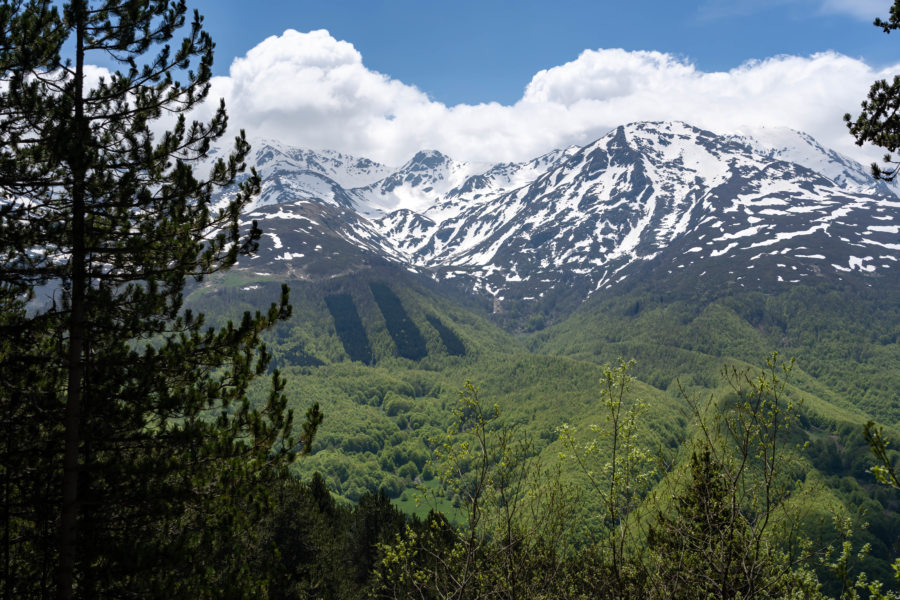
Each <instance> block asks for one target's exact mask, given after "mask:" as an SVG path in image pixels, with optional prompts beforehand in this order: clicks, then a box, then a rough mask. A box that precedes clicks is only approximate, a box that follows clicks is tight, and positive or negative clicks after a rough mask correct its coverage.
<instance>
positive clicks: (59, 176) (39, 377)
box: [0, 0, 321, 598]
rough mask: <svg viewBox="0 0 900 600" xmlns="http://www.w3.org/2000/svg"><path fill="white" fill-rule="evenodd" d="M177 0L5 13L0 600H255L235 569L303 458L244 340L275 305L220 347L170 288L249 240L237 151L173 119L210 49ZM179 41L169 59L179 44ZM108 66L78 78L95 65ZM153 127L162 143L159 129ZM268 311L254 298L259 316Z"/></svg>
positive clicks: (249, 576)
mask: <svg viewBox="0 0 900 600" xmlns="http://www.w3.org/2000/svg"><path fill="white" fill-rule="evenodd" d="M186 14H187V7H186V5H185V3H184V2H183V1H182V2H168V1H162V0H144V1H137V0H129V1H123V0H105V1H100V0H98V1H89V0H73V1H71V2H62V3H55V2H45V1H38V0H27V1H9V2H2V3H0V65H2V74H0V78H2V85H0V197H2V199H0V240H2V243H0V311H2V316H0V323H2V325H0V326H2V327H3V335H2V342H0V415H2V416H0V419H2V422H3V432H4V441H3V444H2V450H0V480H2V485H0V519H2V522H0V527H2V531H3V537H2V558H3V566H2V581H0V591H2V593H3V595H4V597H7V598H12V597H22V598H24V597H51V596H56V597H59V598H71V597H80V598H97V597H124V596H137V597H140V596H162V595H168V596H176V597H197V598H200V597H219V592H218V590H220V589H222V587H228V588H229V589H233V590H234V595H236V596H240V595H255V594H259V593H261V592H263V591H264V590H265V589H266V587H267V582H266V580H265V578H263V577H260V576H258V575H257V573H255V572H254V571H253V570H251V569H250V568H249V565H248V564H247V563H245V562H244V561H243V560H241V559H240V553H241V549H248V550H249V549H251V548H254V547H255V546H256V545H257V544H259V543H261V542H260V539H259V536H260V531H259V530H258V529H257V528H256V527H255V523H256V522H257V520H258V516H259V515H260V514H265V513H266V512H267V511H268V510H269V507H270V505H271V498H270V495H269V493H268V490H269V488H270V485H271V484H272V483H273V482H275V481H278V480H279V479H280V478H282V477H283V476H284V473H285V471H286V466H287V464H288V463H289V462H290V461H291V459H292V457H293V456H294V455H295V453H296V452H297V451H302V450H304V449H307V448H308V447H309V443H310V442H311V439H312V436H313V435H314V433H315V428H316V426H317V425H318V423H319V422H320V421H321V415H320V414H319V413H318V410H317V409H312V410H311V411H310V412H309V413H308V420H307V422H306V423H305V424H304V426H303V429H302V431H301V434H300V439H299V440H296V441H295V440H294V439H293V438H292V418H291V412H290V411H289V410H288V409H287V408H286V404H287V398H286V397H285V395H284V394H283V393H282V387H283V381H282V379H281V378H280V377H279V375H278V374H277V373H274V374H273V376H272V378H271V380H270V384H269V386H268V389H267V391H266V397H265V399H264V400H263V401H262V402H261V403H260V404H258V405H256V406H251V404H250V402H249V399H248V398H247V396H246V391H247V388H248V385H249V384H250V381H251V380H252V379H253V378H254V377H255V376H257V375H261V374H262V373H264V372H265V370H266V366H267V362H268V355H267V353H266V352H265V348H264V346H263V345H262V342H261V339H260V334H261V333H262V332H263V331H264V330H266V329H268V328H271V327H272V326H273V325H274V324H275V323H277V322H279V321H282V320H284V319H286V318H287V317H288V316H289V315H290V306H289V305H288V303H287V289H286V288H284V289H283V290H282V292H281V295H280V296H281V297H280V302H279V303H276V304H271V305H270V306H269V307H268V308H267V309H265V310H262V311H257V312H256V313H255V314H254V313H250V312H248V313H246V314H244V315H242V316H241V317H240V318H239V319H237V320H236V321H234V322H227V323H225V324H223V326H222V327H221V328H219V329H213V328H209V327H208V326H207V325H206V323H205V320H204V318H203V316H202V315H198V314H196V313H193V312H191V311H183V310H182V303H183V302H182V301H183V292H184V288H185V284H186V282H187V281H188V280H189V279H191V278H193V279H194V280H197V281H199V280H202V279H203V278H204V277H205V276H208V275H210V274H212V273H214V272H217V271H219V270H222V269H225V268H228V267H229V266H231V265H233V264H234V262H235V261H236V259H237V257H238V256H239V255H241V254H242V253H247V252H250V251H252V250H253V249H254V247H255V244H256V240H257V239H258V237H259V235H260V232H259V230H258V229H257V228H256V227H255V226H254V227H250V228H245V230H244V231H243V232H242V231H241V229H240V228H239V222H238V217H239V215H240V213H241V210H242V209H243V207H244V206H245V205H246V203H247V202H248V201H249V199H250V197H251V196H252V194H254V193H255V192H256V191H257V190H258V188H259V181H258V178H257V177H256V176H255V174H251V175H250V176H249V177H246V178H244V179H243V181H242V182H241V183H239V184H238V185H237V186H236V187H235V188H234V191H235V193H234V194H233V195H232V196H231V200H230V202H228V203H227V205H225V206H222V207H220V208H217V207H214V206H212V199H211V196H212V192H213V190H214V189H215V188H216V187H219V186H224V185H230V184H234V183H235V181H236V179H237V177H238V175H239V174H240V173H241V171H242V170H243V158H244V156H245V155H246V154H247V152H248V151H249V146H248V144H247V143H246V141H245V139H244V136H243V134H241V136H240V137H238V138H237V139H236V140H235V146H234V150H233V152H232V153H231V154H230V155H228V156H227V157H226V158H225V159H220V160H218V161H217V162H215V164H214V165H213V166H212V167H211V169H210V171H209V172H208V173H202V174H199V175H198V174H197V173H195V171H194V169H193V168H192V165H194V164H196V163H197V162H198V161H199V160H201V159H203V158H204V157H205V156H206V154H207V152H208V150H209V148H210V144H211V143H212V142H213V141H215V140H216V139H218V138H220V137H221V136H222V135H223V134H224V132H225V129H226V123H227V119H226V115H225V111H224V106H220V108H219V109H218V110H217V111H215V112H214V114H213V115H212V117H211V118H210V121H209V122H198V121H194V122H188V121H187V119H186V117H185V115H186V114H187V113H189V112H190V111H191V110H192V109H194V108H195V107H197V106H198V105H199V103H201V102H202V101H203V100H204V99H205V98H206V95H207V92H208V90H209V80H210V77H211V65H212V50H213V42H212V40H211V39H210V38H209V36H208V35H207V34H206V33H205V32H204V31H203V29H202V21H201V19H200V17H199V16H198V15H196V14H195V16H194V18H193V20H192V21H190V22H188V21H187V18H186ZM180 34H183V35H184V39H183V40H181V41H180V42H178V43H177V45H175V46H170V45H169V43H170V41H171V40H172V39H173V38H174V37H175V36H176V35H180ZM97 55H102V56H104V57H106V58H111V59H112V61H113V63H114V64H115V65H117V66H118V67H119V68H118V70H115V71H114V72H111V73H107V74H104V75H103V76H101V77H99V78H95V77H93V72H92V67H91V66H90V65H91V61H92V60H94V58H92V57H94V56H97ZM165 126H168V127H169V128H170V129H169V131H165V132H163V131H162V130H163V129H164V128H165ZM270 301H271V300H270Z"/></svg>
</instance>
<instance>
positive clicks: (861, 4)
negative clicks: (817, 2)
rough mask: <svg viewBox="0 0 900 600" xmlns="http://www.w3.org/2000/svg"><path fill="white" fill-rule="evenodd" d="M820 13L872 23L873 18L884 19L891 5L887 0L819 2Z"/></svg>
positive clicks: (823, 0)
mask: <svg viewBox="0 0 900 600" xmlns="http://www.w3.org/2000/svg"><path fill="white" fill-rule="evenodd" d="M821 2H822V11H823V12H828V13H840V14H847V15H850V16H851V17H856V18H857V19H864V20H867V21H874V20H875V17H881V18H882V19H886V18H887V17H888V12H889V11H888V9H889V8H890V5H891V3H890V2H889V1H887V0H821Z"/></svg>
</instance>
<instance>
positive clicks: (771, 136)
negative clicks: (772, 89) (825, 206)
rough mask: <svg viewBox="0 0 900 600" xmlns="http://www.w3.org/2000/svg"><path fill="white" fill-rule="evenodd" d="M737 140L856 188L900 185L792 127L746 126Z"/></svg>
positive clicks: (892, 188)
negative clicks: (874, 174) (878, 179)
mask: <svg viewBox="0 0 900 600" xmlns="http://www.w3.org/2000/svg"><path fill="white" fill-rule="evenodd" d="M731 137H732V139H734V140H735V141H737V142H739V143H742V144H745V145H747V146H749V147H750V148H753V149H754V150H755V151H757V152H759V153H760V154H762V155H763V156H766V157H768V158H771V159H774V160H783V161H787V162H792V163H796V164H798V165H802V166H804V167H806V168H808V169H812V170H813V171H816V172H817V173H821V174H822V175H824V176H826V177H828V178H829V179H831V180H832V181H834V182H835V183H837V184H839V185H841V186H844V187H846V188H848V189H853V190H856V191H863V192H865V191H869V192H877V191H882V192H885V191H888V190H890V192H891V193H894V194H896V193H897V192H898V190H900V188H898V187H896V186H892V185H885V184H884V183H883V182H876V181H875V180H874V179H873V178H872V174H871V172H870V170H869V169H868V167H865V166H863V165H861V164H860V163H858V162H856V161H854V160H853V159H851V158H849V157H847V156H844V155H843V154H840V153H839V152H835V151H834V150H830V149H828V148H825V147H824V146H823V145H822V144H820V143H819V142H818V141H816V140H815V139H814V138H813V137H812V136H810V135H809V134H807V133H803V132H802V131H797V130H796V129H791V128H789V127H760V126H742V127H741V128H740V129H739V130H738V131H737V132H736V134H735V135H733V136H731Z"/></svg>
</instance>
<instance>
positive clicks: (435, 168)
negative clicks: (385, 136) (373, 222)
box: [351, 150, 491, 217]
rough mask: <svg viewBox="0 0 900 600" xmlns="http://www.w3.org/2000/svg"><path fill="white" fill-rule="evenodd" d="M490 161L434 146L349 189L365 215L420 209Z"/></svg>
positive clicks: (487, 165) (487, 167)
mask: <svg viewBox="0 0 900 600" xmlns="http://www.w3.org/2000/svg"><path fill="white" fill-rule="evenodd" d="M490 167H491V165H490V164H484V163H470V162H459V161H455V160H453V159H452V158H450V157H449V156H446V155H445V154H442V153H440V152H438V151H437V150H424V151H421V152H418V153H416V155H415V156H413V157H412V158H411V159H410V160H409V161H408V162H407V163H406V164H404V165H403V166H402V167H400V169H398V170H397V171H395V172H393V173H391V174H390V175H389V176H387V177H385V178H384V179H382V180H380V181H377V182H375V183H372V184H370V185H367V186H364V187H358V188H356V189H354V190H352V191H351V195H352V196H353V197H354V198H355V199H356V209H357V210H358V211H359V212H360V213H362V214H364V215H366V216H367V217H380V216H383V215H386V214H389V213H391V212H393V211H396V210H409V211H414V212H417V213H423V212H425V211H427V210H428V209H429V208H430V207H432V206H434V205H435V204H437V203H438V202H439V201H440V200H441V198H443V197H444V196H445V195H446V194H447V192H449V191H450V190H452V189H453V188H455V187H457V186H459V185H461V184H462V183H463V182H464V181H465V180H466V179H467V178H469V177H471V176H472V175H476V174H479V173H483V172H484V171H486V170H487V169H489V168H490Z"/></svg>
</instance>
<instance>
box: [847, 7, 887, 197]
mask: <svg viewBox="0 0 900 600" xmlns="http://www.w3.org/2000/svg"><path fill="white" fill-rule="evenodd" d="M874 25H875V26H876V27H879V28H881V29H882V30H883V31H884V32H885V33H890V32H892V31H894V30H897V29H900V0H894V3H893V4H892V5H891V8H890V14H889V15H888V20H887V21H883V20H882V19H880V18H877V19H875V22H874ZM898 110H900V75H895V76H894V79H893V80H892V81H891V82H888V81H887V80H886V79H881V80H879V81H876V82H875V83H873V84H872V87H870V88H869V95H868V97H867V98H866V99H865V100H864V101H863V103H862V111H861V112H860V113H859V116H857V117H856V119H853V117H851V116H850V113H847V114H845V115H844V121H845V122H846V123H847V127H848V129H850V133H851V134H852V135H853V137H854V138H856V143H857V144H858V145H860V146H862V145H863V144H864V143H866V142H870V143H872V144H875V145H876V146H879V147H881V148H884V149H885V150H887V151H888V154H885V156H884V162H885V163H887V164H888V166H887V167H880V166H879V165H878V164H877V163H873V164H872V175H873V176H874V177H875V178H876V179H884V180H885V181H893V180H894V178H895V177H896V176H897V172H898V166H900V162H898V161H896V160H894V159H893V157H892V156H891V155H892V154H893V153H895V152H896V151H897V149H898V148H900V114H898Z"/></svg>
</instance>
